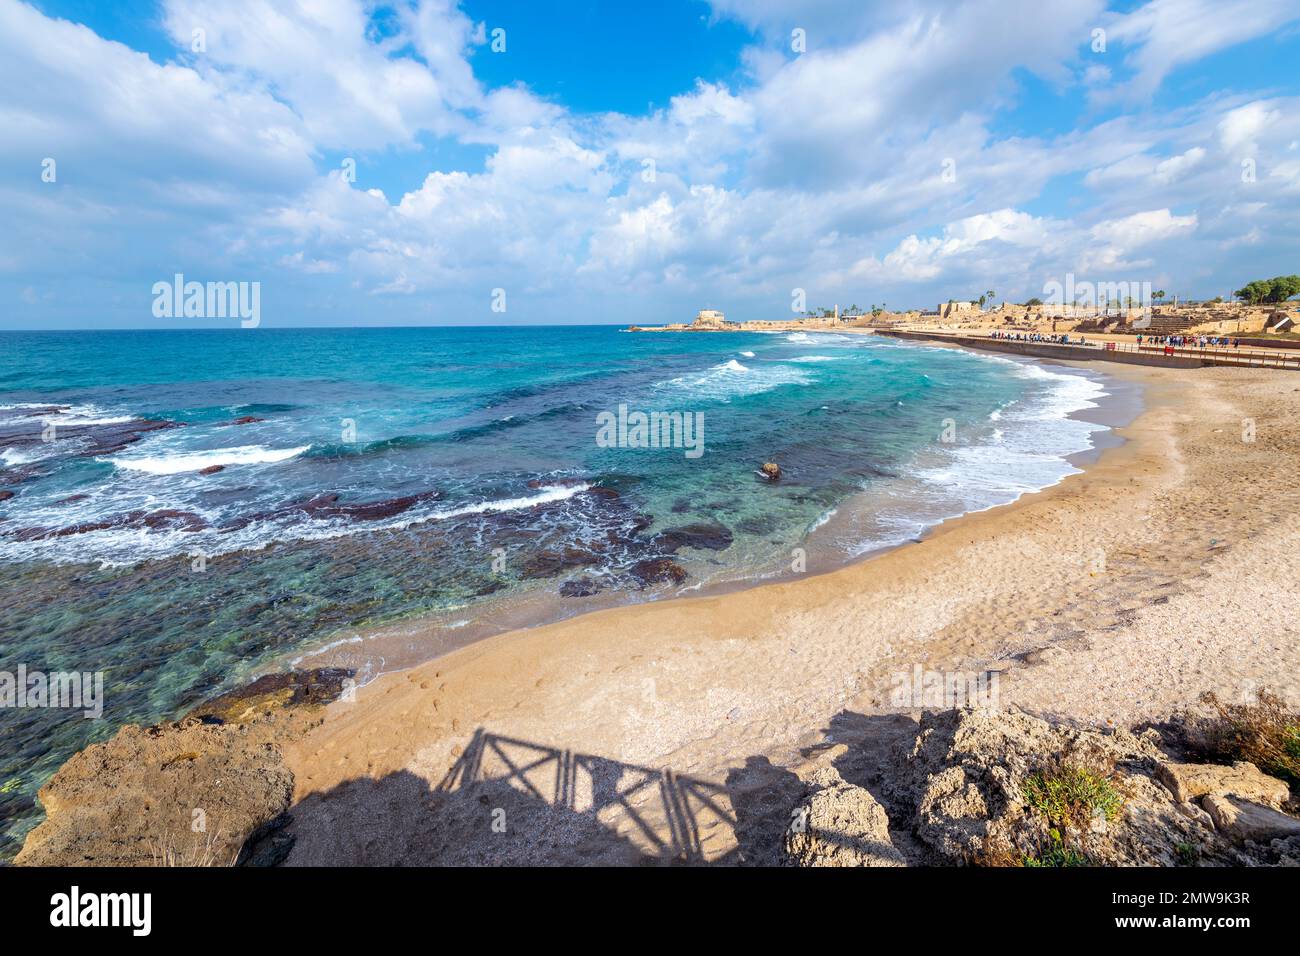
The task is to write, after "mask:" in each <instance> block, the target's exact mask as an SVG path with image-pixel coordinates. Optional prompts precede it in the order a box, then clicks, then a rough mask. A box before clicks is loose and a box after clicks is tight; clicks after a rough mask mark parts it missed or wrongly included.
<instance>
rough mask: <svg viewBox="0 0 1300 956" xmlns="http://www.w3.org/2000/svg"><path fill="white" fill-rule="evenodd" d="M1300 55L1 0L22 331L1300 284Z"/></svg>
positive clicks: (1133, 6)
mask: <svg viewBox="0 0 1300 956" xmlns="http://www.w3.org/2000/svg"><path fill="white" fill-rule="evenodd" d="M500 31H504V32H500ZM196 38H198V40H197V41H196ZM494 41H495V42H494ZM502 46H504V49H501V47H502ZM1298 53H1300V7H1298V6H1297V5H1296V4H1295V3H1294V2H1293V0H1291V2H1281V0H1249V2H1247V0H1217V2H1213V0H1151V2H1148V3H1141V2H1125V3H1120V4H1111V5H1109V6H1108V5H1107V4H1106V3H1104V2H1101V0H1055V2H1052V3H1044V2H1043V0H1033V2H1031V0H996V2H995V0H969V2H963V3H957V2H955V0H917V2H913V3H908V4H867V3H863V2H861V0H857V2H844V3H840V2H836V0H781V2H778V0H715V2H711V3H708V2H703V0H683V2H672V0H663V2H660V3H656V4H653V5H636V4H623V3H597V2H594V0H511V2H499V0H498V2H490V0H466V2H462V3H459V4H458V3H456V2H455V0H403V2H401V3H397V4H376V3H363V2H359V0H317V2H315V3H310V4H308V3H290V2H275V0H156V2H141V3H120V4H102V3H90V2H81V0H74V2H54V0H45V2H37V3H34V4H33V3H20V2H17V0H0V108H2V109H3V112H4V122H5V128H6V136H5V138H4V139H3V140H0V210H2V211H3V215H4V220H5V222H6V229H5V230H4V237H3V239H0V328H50V329H57V328H86V327H90V328H99V327H104V328H109V327H156V326H158V325H164V324H166V325H182V326H200V325H209V326H221V325H223V324H227V325H228V324H230V321H229V320H222V319H198V318H192V319H180V320H163V319H157V318H155V317H154V316H153V314H152V311H151V305H152V299H153V297H152V292H151V289H152V286H153V284H154V283H155V282H157V281H160V280H170V278H171V277H172V276H173V275H174V274H175V273H178V272H179V273H183V274H184V275H185V276H186V278H187V279H191V280H197V281H257V282H260V283H261V290H262V315H263V324H266V325H283V326H291V325H330V324H346V325H395V324H438V323H444V324H478V323H490V324H498V323H514V322H519V323H542V322H575V321H578V322H585V321H595V322H656V321H673V320H680V319H683V318H689V317H690V316H691V315H692V314H693V313H694V311H695V309H697V308H699V307H700V306H702V305H705V304H709V305H712V306H714V307H719V308H722V309H724V310H725V311H726V312H727V313H728V314H729V315H731V316H733V317H736V318H756V319H757V318H773V319H779V318H783V317H786V316H788V315H789V314H790V309H791V302H792V301H793V300H794V299H795V298H796V293H797V292H799V291H802V292H803V294H804V296H805V297H806V299H807V302H808V303H809V304H810V305H832V304H834V303H836V302H838V303H840V304H842V305H845V304H849V303H856V304H859V305H870V304H873V303H888V304H889V305H890V306H891V307H903V306H909V305H913V306H930V305H933V304H934V303H936V302H938V301H940V300H944V299H947V298H949V297H962V296H966V295H978V294H979V293H980V292H983V291H985V290H986V289H990V288H992V289H994V290H996V291H997V292H998V293H999V295H1000V296H1003V297H1010V298H1014V299H1020V300H1023V299H1024V298H1027V297H1029V296H1032V295H1041V294H1042V288H1043V286H1044V284H1045V283H1048V282H1052V281H1059V282H1064V280H1065V277H1066V275H1067V274H1071V273H1072V274H1074V275H1075V277H1076V280H1085V279H1087V280H1093V281H1120V280H1130V281H1150V282H1151V283H1152V284H1153V286H1154V287H1156V288H1164V289H1166V290H1168V291H1170V292H1171V293H1177V294H1180V295H1183V296H1195V297H1210V296H1214V295H1226V294H1229V293H1230V292H1231V290H1232V289H1234V288H1237V287H1238V286H1240V285H1241V284H1244V283H1245V282H1246V281H1247V280H1249V279H1252V278H1258V277H1262V276H1271V275H1275V274H1279V273H1291V272H1300V217H1298V216H1297V212H1300V80H1297V78H1296V77H1297V71H1296V69H1295V64H1296V63H1297V62H1300V58H1298V57H1297V54H1298ZM47 160H53V167H52V168H53V171H54V176H53V179H52V181H49V180H50V177H49V176H48V174H47V175H46V176H45V177H44V178H43V176H42V172H43V170H44V169H46V168H47V167H48V166H49V164H48V163H47V162H46V161H47ZM352 169H355V177H353V176H352V175H351V170H352ZM497 290H502V291H501V294H498V293H497ZM503 301H504V303H505V311H504V312H501V311H494V310H493V304H494V303H495V304H496V305H497V308H498V309H499V308H500V306H501V303H502V302H503Z"/></svg>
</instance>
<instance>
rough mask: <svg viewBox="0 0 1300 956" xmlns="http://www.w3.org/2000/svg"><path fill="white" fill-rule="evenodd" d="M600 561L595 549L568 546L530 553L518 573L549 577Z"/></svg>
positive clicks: (535, 576)
mask: <svg viewBox="0 0 1300 956" xmlns="http://www.w3.org/2000/svg"><path fill="white" fill-rule="evenodd" d="M600 561H601V557H600V555H599V554H597V553H596V552H595V551H591V550H588V549H586V548H578V547H573V546H568V547H564V548H558V549H553V550H546V551H538V552H537V553H536V554H533V555H530V556H529V557H528V558H527V559H526V560H525V561H524V563H523V564H522V565H521V566H520V569H519V573H520V574H521V575H522V576H523V577H525V578H549V577H554V576H555V575H557V574H559V573H560V572H562V571H568V570H571V569H573V568H585V567H590V566H591V565H593V564H599V563H600Z"/></svg>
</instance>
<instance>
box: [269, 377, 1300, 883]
mask: <svg viewBox="0 0 1300 956" xmlns="http://www.w3.org/2000/svg"><path fill="white" fill-rule="evenodd" d="M1105 372H1106V373H1107V374H1108V375H1112V376H1115V377H1118V378H1120V379H1122V380H1124V381H1126V382H1132V383H1135V384H1137V385H1140V386H1141V387H1142V389H1143V392H1144V398H1145V403H1146V407H1145V410H1144V411H1143V412H1142V414H1141V415H1140V416H1139V417H1138V418H1137V419H1136V420H1135V421H1133V422H1132V423H1131V424H1130V425H1128V426H1126V427H1124V428H1122V429H1120V434H1121V436H1122V437H1123V438H1124V439H1125V442H1124V444H1123V445H1121V446H1119V447H1113V448H1109V449H1107V450H1105V451H1104V452H1103V453H1102V454H1101V455H1100V456H1099V457H1098V458H1097V460H1096V461H1095V462H1093V463H1091V464H1088V465H1087V466H1086V470H1085V471H1084V472H1083V473H1081V474H1078V475H1074V476H1071V477H1069V478H1067V479H1066V480H1065V481H1063V482H1061V483H1060V484H1058V485H1055V486H1053V487H1051V488H1049V489H1046V490H1044V491H1042V492H1039V493H1037V494H1032V495H1027V496H1025V497H1023V498H1021V499H1020V500H1019V501H1018V502H1016V503H1015V504H1012V505H1008V506H1004V507H999V508H995V509H992V510H989V511H985V512H980V513H977V514H972V515H968V516H965V517H962V518H959V519H955V520H950V521H947V522H945V523H944V524H943V525H941V526H940V527H938V528H937V529H935V530H934V531H932V532H931V533H930V534H929V535H927V536H926V537H925V538H924V539H923V540H921V541H920V542H918V543H916V544H910V545H906V546H904V547H900V548H897V549H895V550H892V551H889V552H888V553H885V554H883V555H881V556H879V557H876V558H874V559H872V560H869V561H864V562H860V563H857V564H853V565H850V566H848V567H844V568H841V569H839V570H836V571H832V572H829V573H825V574H820V575H810V576H808V577H806V578H803V579H799V580H792V581H782V582H777V583H772V584H767V585H763V586H760V587H755V588H751V589H748V590H743V591H735V592H730V593H724V594H717V595H708V596H702V597H697V598H689V599H679V600H672V601H663V602H656V603H649V604H641V605H635V606H630V607H619V608H613V609H608V610H602V611H596V612H594V613H591V614H587V615H583V616H580V617H577V618H574V619H571V620H566V621H562V622H559V623H556V624H551V625H547V626H543V627H537V628H533V629H528V630H520V631H512V632H509V633H504V634H500V635H497V636H494V637H489V638H487V639H485V640H482V641H478V642H476V643H474V644H471V645H469V646H466V647H462V648H459V649H457V650H454V651H451V652H450V653H448V654H446V655H445V656H442V657H440V658H438V659H436V660H433V661H430V662H427V663H424V664H421V665H419V666H416V667H413V668H411V669H408V670H403V671H400V672H397V673H389V674H386V675H384V676H382V677H380V678H378V679H377V680H375V681H374V682H373V683H372V684H369V685H367V686H365V687H363V688H361V690H360V691H359V692H358V694H357V695H356V700H355V701H340V702H338V703H335V704H333V705H331V706H330V708H329V709H328V710H327V712H326V715H325V719H324V721H323V722H322V723H321V725H320V726H318V727H316V728H314V729H313V730H312V731H310V732H309V733H307V734H306V735H305V736H303V737H301V738H299V739H297V740H292V741H286V742H285V743H284V744H283V748H284V750H285V754H286V758H287V762H288V764H289V766H290V767H291V769H293V771H294V773H295V779H296V794H295V799H296V804H297V805H296V807H295V809H294V811H293V812H294V822H293V824H292V825H291V826H292V830H293V832H294V834H295V835H296V837H297V844H296V845H295V848H294V851H293V853H292V855H291V857H290V859H289V862H290V863H298V864H313V863H315V864H338V863H371V864H379V863H408V864H418V863H499V862H532V863H552V862H554V863H582V862H607V863H610V862H612V863H633V862H638V863H640V862H647V861H651V862H653V861H675V860H687V861H716V862H740V861H748V862H770V860H766V861H765V860H755V859H753V858H752V853H750V852H749V848H751V847H752V846H754V845H756V844H755V843H754V841H753V840H752V839H751V837H752V834H753V832H754V831H755V828H764V827H766V828H769V829H770V828H771V827H778V828H779V827H780V826H782V825H783V823H784V821H783V820H782V819H781V815H783V814H785V813H786V812H787V811H788V808H789V806H790V803H789V802H788V801H787V797H788V796H789V793H790V790H791V788H792V787H795V786H797V780H794V778H793V773H792V771H793V770H795V769H798V767H800V766H801V765H802V764H804V763H805V762H806V761H807V760H808V759H809V757H810V755H812V754H813V753H815V751H816V750H817V749H818V748H820V747H824V746H826V745H828V744H831V743H836V742H853V743H856V744H860V745H863V746H864V747H865V748H866V750H867V751H870V750H871V748H872V746H873V745H874V746H880V745H883V743H885V742H887V740H889V739H894V738H897V737H899V735H900V734H901V735H905V734H906V732H907V726H908V721H907V714H908V713H909V711H908V710H906V709H905V708H900V707H899V706H898V705H897V704H896V703H895V702H893V701H892V700H891V696H892V695H891V690H892V689H893V688H894V687H895V685H896V683H897V680H898V678H897V675H900V674H906V673H911V672H912V671H913V669H914V668H915V667H917V666H920V667H921V668H923V669H932V670H940V671H975V672H982V671H986V670H996V671H999V672H1000V680H999V696H1000V704H1001V706H1012V707H1019V708H1023V709H1025V710H1027V711H1030V712H1032V713H1037V714H1042V715H1050V716H1055V717H1061V718H1065V719H1070V720H1076V721H1080V722H1086V723H1090V724H1104V723H1107V722H1113V723H1116V724H1131V723H1134V722H1138V721H1142V720H1149V719H1160V718H1163V717H1165V716H1167V715H1168V714H1169V713H1171V712H1172V711H1174V710H1176V709H1178V708H1180V707H1186V706H1190V705H1193V704H1194V703H1195V701H1196V699H1197V697H1198V696H1199V694H1200V693H1201V692H1203V691H1205V690H1214V691H1216V692H1218V693H1219V694H1220V695H1221V696H1224V697H1227V698H1233V699H1235V698H1240V697H1243V696H1246V695H1250V694H1253V692H1254V691H1255V690H1256V689H1258V688H1259V687H1261V686H1267V687H1270V688H1272V689H1273V690H1275V691H1277V692H1279V693H1281V694H1282V695H1283V696H1284V697H1287V698H1289V699H1291V700H1292V701H1295V700H1300V666H1298V665H1300V628H1298V627H1297V624H1296V623H1295V622H1296V621H1297V620H1300V615H1298V613H1297V612H1300V595H1297V593H1296V590H1295V588H1294V585H1293V581H1292V573H1291V570H1290V567H1291V559H1292V556H1293V555H1294V554H1295V551H1296V547H1297V545H1300V517H1297V514H1300V512H1298V511H1297V507H1296V506H1297V504H1300V491H1297V489H1296V488H1295V487H1294V476H1295V474H1296V473H1297V465H1298V464H1300V460H1298V459H1300V424H1298V423H1297V422H1296V420H1295V418H1294V416H1293V414H1292V413H1293V409H1294V407H1295V402H1296V400H1297V393H1300V376H1295V375H1291V374H1290V373H1279V372H1274V371H1268V370H1246V369H1199V370H1194V371H1175V370H1167V369H1158V368H1137V367H1132V368H1130V367H1124V366H1108V367H1106V369H1105ZM1244 420H1251V421H1253V428H1254V435H1253V438H1254V440H1253V441H1243V434H1244V428H1245V427H1246V426H1244V425H1243V421H1244ZM411 626H413V627H417V628H418V625H411ZM412 636H413V637H416V636H417V635H412ZM494 824H495V826H494ZM498 830H500V831H502V832H498ZM769 842H770V841H769Z"/></svg>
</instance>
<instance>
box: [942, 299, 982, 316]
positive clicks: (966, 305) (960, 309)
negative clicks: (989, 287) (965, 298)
mask: <svg viewBox="0 0 1300 956" xmlns="http://www.w3.org/2000/svg"><path fill="white" fill-rule="evenodd" d="M978 309H979V303H978V302H940V303H939V310H938V311H939V314H940V315H941V316H943V317H944V318H945V319H946V318H948V316H950V315H961V314H962V313H966V312H975V311H978Z"/></svg>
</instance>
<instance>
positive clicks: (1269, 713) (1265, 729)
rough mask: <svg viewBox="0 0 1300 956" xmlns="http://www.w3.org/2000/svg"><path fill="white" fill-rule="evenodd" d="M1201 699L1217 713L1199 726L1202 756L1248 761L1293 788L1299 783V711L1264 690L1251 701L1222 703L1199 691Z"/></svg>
mask: <svg viewBox="0 0 1300 956" xmlns="http://www.w3.org/2000/svg"><path fill="white" fill-rule="evenodd" d="M1201 702H1202V703H1205V704H1208V705H1210V706H1211V707H1213V708H1214V710H1215V711H1216V713H1217V716H1215V717H1212V718H1209V719H1208V720H1206V721H1204V722H1203V723H1202V725H1201V728H1200V730H1201V734H1202V736H1203V738H1204V740H1203V745H1202V746H1203V747H1204V750H1205V752H1206V756H1208V757H1210V758H1212V759H1216V760H1248V761H1250V762H1251V763H1253V764H1254V765H1255V766H1256V767H1258V768H1259V769H1260V770H1262V771H1264V772H1265V773H1267V774H1271V775H1272V776H1274V777H1278V778H1280V779H1282V780H1285V781H1286V782H1287V783H1289V784H1290V785H1291V786H1293V787H1294V786H1297V785H1300V713H1296V712H1295V711H1293V710H1290V709H1289V708H1288V707H1287V706H1286V705H1285V704H1284V703H1283V701H1282V699H1281V698H1280V697H1278V696H1277V695H1276V694H1272V693H1269V692H1268V691H1267V690H1261V691H1260V692H1259V693H1258V694H1257V695H1256V699H1255V703H1253V704H1224V703H1223V702H1222V701H1220V700H1219V698H1218V697H1216V696H1215V695H1214V694H1213V693H1206V694H1202V695H1201Z"/></svg>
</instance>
